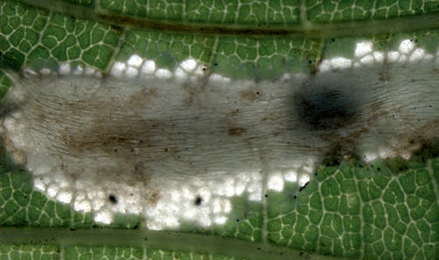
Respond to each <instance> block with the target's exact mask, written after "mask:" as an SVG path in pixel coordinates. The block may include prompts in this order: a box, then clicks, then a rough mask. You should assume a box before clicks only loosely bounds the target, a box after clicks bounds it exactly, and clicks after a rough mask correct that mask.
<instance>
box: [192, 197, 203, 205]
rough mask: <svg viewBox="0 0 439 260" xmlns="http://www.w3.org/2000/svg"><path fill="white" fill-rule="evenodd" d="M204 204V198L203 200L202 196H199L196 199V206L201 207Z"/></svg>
mask: <svg viewBox="0 0 439 260" xmlns="http://www.w3.org/2000/svg"><path fill="white" fill-rule="evenodd" d="M202 202H203V198H201V197H200V196H197V197H196V198H195V201H194V204H195V206H200V205H201V203H202Z"/></svg>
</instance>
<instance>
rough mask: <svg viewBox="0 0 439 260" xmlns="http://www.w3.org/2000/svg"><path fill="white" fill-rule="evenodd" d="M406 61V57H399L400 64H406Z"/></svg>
mask: <svg viewBox="0 0 439 260" xmlns="http://www.w3.org/2000/svg"><path fill="white" fill-rule="evenodd" d="M407 60H408V57H407V55H405V54H402V55H401V56H400V57H399V60H398V62H400V63H405V62H407Z"/></svg>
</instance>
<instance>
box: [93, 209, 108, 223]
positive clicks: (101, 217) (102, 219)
mask: <svg viewBox="0 0 439 260" xmlns="http://www.w3.org/2000/svg"><path fill="white" fill-rule="evenodd" d="M94 219H95V221H96V222H98V223H103V224H110V223H111V221H113V216H112V214H111V212H109V211H108V210H101V211H99V212H98V213H96V215H95V218H94Z"/></svg>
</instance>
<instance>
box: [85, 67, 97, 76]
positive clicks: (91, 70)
mask: <svg viewBox="0 0 439 260" xmlns="http://www.w3.org/2000/svg"><path fill="white" fill-rule="evenodd" d="M95 72H96V69H94V68H92V67H85V70H84V74H85V75H87V76H92V75H93V74H95Z"/></svg>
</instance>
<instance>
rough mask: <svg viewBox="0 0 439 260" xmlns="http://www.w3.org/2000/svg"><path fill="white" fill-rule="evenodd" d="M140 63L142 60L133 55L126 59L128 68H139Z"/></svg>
mask: <svg viewBox="0 0 439 260" xmlns="http://www.w3.org/2000/svg"><path fill="white" fill-rule="evenodd" d="M142 62H143V59H142V58H141V57H140V56H138V55H136V54H134V55H132V56H131V57H130V58H129V59H128V62H127V64H128V66H131V67H136V68H139V67H140V65H142Z"/></svg>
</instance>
